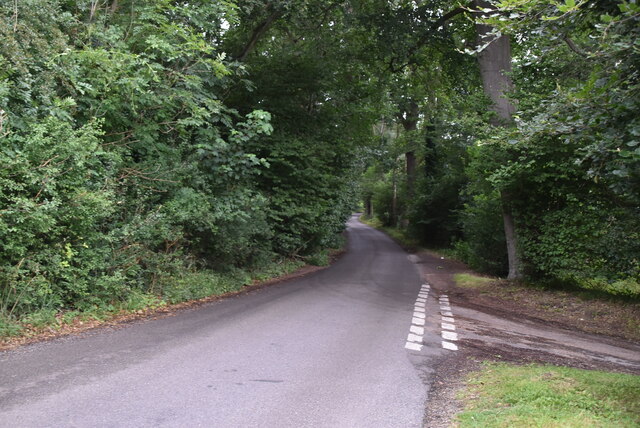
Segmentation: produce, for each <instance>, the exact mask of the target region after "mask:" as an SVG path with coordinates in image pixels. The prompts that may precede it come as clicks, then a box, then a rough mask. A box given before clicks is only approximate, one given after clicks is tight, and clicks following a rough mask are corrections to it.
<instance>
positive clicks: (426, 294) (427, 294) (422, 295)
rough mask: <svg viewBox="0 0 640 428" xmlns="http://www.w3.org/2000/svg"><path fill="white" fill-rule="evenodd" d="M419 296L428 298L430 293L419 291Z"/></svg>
mask: <svg viewBox="0 0 640 428" xmlns="http://www.w3.org/2000/svg"><path fill="white" fill-rule="evenodd" d="M418 297H422V298H424V299H426V298H427V297H429V293H418Z"/></svg>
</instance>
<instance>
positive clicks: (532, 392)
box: [457, 363, 640, 428]
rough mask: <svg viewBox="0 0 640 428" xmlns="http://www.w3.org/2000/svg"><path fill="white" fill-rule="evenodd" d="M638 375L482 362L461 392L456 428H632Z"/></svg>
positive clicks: (636, 418)
mask: <svg viewBox="0 0 640 428" xmlns="http://www.w3.org/2000/svg"><path fill="white" fill-rule="evenodd" d="M639 394H640V376H634V375H628V374H619V373H607V372H599V371H588V370H580V369H572V368H566V367H555V366H545V365H526V366H515V365H510V364H505V363H485V365H484V368H483V369H482V370H481V371H479V372H475V373H472V374H471V375H470V378H469V380H468V388H467V389H466V390H464V391H462V392H461V393H460V396H459V398H460V399H461V400H462V401H463V403H464V410H463V411H462V413H460V414H458V416H457V423H458V424H459V427H461V428H466V427H545V428H546V427H563V428H571V427H576V428H583V427H613V426H615V427H637V426H640V401H639V400H638V396H639Z"/></svg>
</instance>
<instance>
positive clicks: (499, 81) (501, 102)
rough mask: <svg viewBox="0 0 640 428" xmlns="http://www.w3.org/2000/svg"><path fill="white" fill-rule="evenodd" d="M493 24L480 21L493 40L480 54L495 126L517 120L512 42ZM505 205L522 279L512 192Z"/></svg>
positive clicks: (515, 271)
mask: <svg viewBox="0 0 640 428" xmlns="http://www.w3.org/2000/svg"><path fill="white" fill-rule="evenodd" d="M475 6H476V9H487V8H493V6H492V4H491V3H489V2H487V1H486V0H476V1H475ZM491 31H492V27H491V26H488V25H484V24H476V32H477V34H478V43H479V44H480V45H481V46H482V45H485V44H487V43H489V45H488V46H486V47H485V48H484V49H483V50H482V52H480V53H479V55H478V64H479V66H480V75H481V76H482V85H483V88H484V92H485V93H486V94H487V95H488V96H489V98H491V101H492V102H493V106H492V109H493V110H494V111H495V112H496V116H495V118H494V119H493V120H492V122H493V124H494V125H495V126H509V125H511V124H512V123H513V114H514V113H515V110H516V109H515V106H514V105H513V103H512V102H511V101H510V100H509V99H508V98H507V97H506V96H505V95H506V93H507V92H509V91H511V90H512V89H513V82H512V81H511V77H509V72H510V71H511V44H510V42H509V38H508V37H505V36H500V37H497V38H496V37H495V36H494V35H492V34H490V33H491ZM500 199H501V204H502V219H503V223H504V234H505V240H506V242H507V257H508V260H509V274H508V276H507V278H509V279H518V278H521V277H522V272H521V260H520V255H519V253H518V236H517V233H516V227H515V221H514V218H513V212H512V209H511V196H510V195H509V194H508V192H505V191H502V192H501V193H500Z"/></svg>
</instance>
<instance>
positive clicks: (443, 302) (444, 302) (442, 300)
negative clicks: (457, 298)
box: [439, 299, 450, 305]
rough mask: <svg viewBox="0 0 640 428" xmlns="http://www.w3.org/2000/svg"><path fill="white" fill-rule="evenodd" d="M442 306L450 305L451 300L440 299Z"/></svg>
mask: <svg viewBox="0 0 640 428" xmlns="http://www.w3.org/2000/svg"><path fill="white" fill-rule="evenodd" d="M439 302H440V304H445V305H449V304H450V303H449V300H444V299H440V300H439Z"/></svg>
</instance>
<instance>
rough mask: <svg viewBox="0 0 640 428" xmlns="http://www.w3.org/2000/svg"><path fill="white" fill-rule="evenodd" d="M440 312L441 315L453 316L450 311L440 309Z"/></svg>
mask: <svg viewBox="0 0 640 428" xmlns="http://www.w3.org/2000/svg"><path fill="white" fill-rule="evenodd" d="M440 313H441V314H442V316H443V317H452V316H453V314H452V313H451V311H440Z"/></svg>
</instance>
